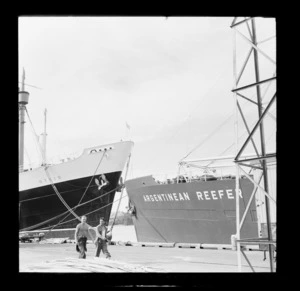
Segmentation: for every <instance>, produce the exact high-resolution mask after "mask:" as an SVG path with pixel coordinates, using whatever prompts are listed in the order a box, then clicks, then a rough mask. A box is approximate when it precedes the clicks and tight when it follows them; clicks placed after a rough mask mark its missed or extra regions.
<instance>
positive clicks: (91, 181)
mask: <svg viewBox="0 0 300 291" xmlns="http://www.w3.org/2000/svg"><path fill="white" fill-rule="evenodd" d="M105 154H106V149H105V150H104V152H103V155H102V157H101V159H100V161H99V163H98V165H97V167H96V170H95V172H94V175H93V176H92V178H91V179H90V182H89V183H88V185H87V187H86V189H85V191H84V193H83V195H82V196H81V198H80V200H79V202H78V203H77V206H78V205H80V203H81V201H82V200H83V198H84V196H85V194H86V192H87V190H88V188H89V186H90V184H91V182H92V181H93V179H94V177H95V175H96V173H97V171H98V168H99V166H100V164H101V162H102V160H103V158H104V156H105ZM70 214H71V213H68V214H67V215H66V216H65V217H64V218H63V219H62V220H60V221H59V222H58V223H57V224H56V225H54V226H53V227H52V229H51V230H50V231H52V230H53V229H54V228H55V227H56V226H58V225H60V224H61V223H62V222H63V221H64V220H65V219H67V217H68V216H69V215H70Z"/></svg>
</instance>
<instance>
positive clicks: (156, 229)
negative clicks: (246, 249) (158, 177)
mask: <svg viewBox="0 0 300 291" xmlns="http://www.w3.org/2000/svg"><path fill="white" fill-rule="evenodd" d="M125 184H126V188H127V193H128V196H129V199H130V204H131V205H132V206H133V208H132V210H133V221H134V225H135V229H136V234H137V239H138V241H140V242H180V243H207V244H230V243H231V235H233V234H235V233H236V215H235V212H236V211H235V209H236V200H235V180H234V179H231V180H214V181H201V182H200V181H197V182H191V183H177V184H157V183H156V182H155V181H154V179H153V178H152V177H151V176H147V177H142V178H138V179H133V180H130V181H128V182H127V183H125ZM240 189H241V193H240V195H239V199H240V218H241V217H242V214H243V213H244V211H245V208H246V206H247V203H248V201H249V199H250V196H251V194H252V192H253V189H254V186H253V184H252V183H251V181H249V180H248V179H240ZM257 236H258V223H257V215H256V207H255V202H254V201H252V202H251V204H250V211H248V213H247V215H246V218H245V221H244V224H243V227H242V230H241V238H243V237H247V238H249V237H257Z"/></svg>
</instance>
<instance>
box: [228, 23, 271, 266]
mask: <svg viewBox="0 0 300 291" xmlns="http://www.w3.org/2000/svg"><path fill="white" fill-rule="evenodd" d="M231 28H232V29H233V34H234V35H233V37H234V39H233V40H234V52H233V62H234V63H233V67H234V89H233V90H232V92H233V95H234V99H235V104H236V120H235V130H236V152H237V154H236V157H235V159H234V161H235V164H236V229H237V233H236V247H237V260H238V269H239V271H240V272H241V271H242V270H241V255H243V257H244V258H245V260H246V261H247V263H248V265H249V266H250V268H251V270H252V271H253V272H255V270H254V268H253V266H252V265H251V262H250V261H249V259H248V258H247V256H246V254H245V252H244V250H243V249H244V247H245V246H247V245H258V246H261V245H264V246H267V249H268V253H269V261H270V271H271V272H274V258H273V251H274V247H275V248H276V241H275V240H274V239H273V238H272V230H271V219H270V203H275V205H274V206H275V207H276V199H274V198H273V197H272V195H270V188H269V181H268V172H267V171H268V168H267V165H268V163H270V162H274V161H275V163H276V152H275V153H268V154H267V153H266V146H265V127H264V121H265V119H266V116H271V117H272V118H273V119H274V120H275V126H276V117H274V116H273V114H271V113H270V108H271V107H274V106H275V105H276V61H275V60H273V59H272V58H271V57H270V56H269V55H268V54H266V53H265V52H264V51H263V50H262V49H261V48H259V47H258V45H259V44H260V43H262V42H266V41H267V40H270V39H273V38H275V37H276V36H272V37H269V38H267V39H265V40H264V41H261V42H258V41H257V34H256V19H254V18H253V17H249V18H247V17H244V18H243V20H239V19H238V17H235V18H234V20H233V22H232V24H231ZM242 29H244V31H246V32H247V33H246V34H247V36H245V35H244V34H243V33H241V30H242ZM237 35H238V36H239V37H241V38H242V39H243V40H244V41H246V42H247V43H248V44H249V45H250V50H249V52H248V54H247V56H246V57H245V59H244V62H243V63H242V65H241V68H239V71H238V68H237V45H236V44H237ZM251 54H253V56H252V57H253V60H254V67H252V78H253V77H254V78H255V82H254V83H253V82H252V83H250V84H249V83H248V84H246V85H240V81H241V78H242V76H243V74H244V72H245V68H246V66H247V65H248V64H249V60H250V56H251ZM259 56H260V57H261V58H265V60H267V62H268V63H269V62H271V65H272V64H273V65H274V72H275V73H274V74H273V75H271V76H269V77H268V78H265V79H262V80H261V79H260V66H259V63H258V57H259ZM248 67H249V66H248ZM263 68H264V67H263ZM272 82H275V93H274V92H272V94H271V95H270V96H271V98H269V100H268V101H267V102H265V100H264V103H263V102H262V99H263V98H264V97H265V94H266V92H264V94H262V93H261V91H262V90H261V86H262V84H264V85H268V86H269V85H271V83H272ZM246 83H247V82H246ZM273 85H274V83H273ZM251 88H252V90H253V89H254V92H255V93H254V95H255V96H254V98H252V97H253V96H252V97H249V96H247V92H249V90H251ZM268 88H269V87H268ZM268 88H267V89H268ZM252 92H253V91H252ZM255 97H256V100H254V99H255ZM241 98H242V100H246V101H243V102H245V103H246V104H247V108H248V109H249V107H250V106H256V107H257V110H258V119H257V120H256V123H255V125H254V126H253V128H252V130H250V127H249V122H247V119H246V117H245V114H244V111H243V109H242V106H241V103H240V102H239V101H240V99H241ZM239 117H240V118H241V120H242V121H243V122H242V123H243V128H246V130H247V133H248V137H247V138H246V140H245V142H244V143H243V144H242V145H241V146H240V147H239V145H238V118H239ZM255 133H258V134H259V135H258V138H256V139H255V138H254V134H255ZM250 143H252V146H253V148H254V150H255V153H256V157H254V158H250V159H249V158H247V157H246V158H243V153H244V151H245V148H246V147H247V146H248V145H249V144H250ZM259 146H260V150H259ZM243 167H247V168H248V169H249V167H250V168H251V170H254V169H256V170H259V171H260V177H259V178H258V179H256V180H255V179H254V178H253V176H251V175H249V173H247V172H246V171H245V170H244V169H243ZM241 172H242V174H243V175H246V176H247V178H248V179H249V180H251V181H252V182H253V184H254V190H253V193H252V195H251V198H250V200H249V203H248V205H247V206H246V209H245V212H244V213H243V214H242V219H241V220H240V215H241V213H240V206H239V203H240V202H239V198H238V190H239V179H238V178H240V173H241ZM261 182H263V183H262V184H263V187H262V186H261V185H260V184H261ZM258 189H260V190H261V193H263V194H264V199H265V201H264V204H265V209H264V211H265V217H266V227H267V237H256V238H241V236H240V232H241V228H242V226H243V222H244V219H245V217H246V214H247V212H248V210H249V207H250V203H251V201H252V200H253V198H254V197H255V194H256V192H257V190H258Z"/></svg>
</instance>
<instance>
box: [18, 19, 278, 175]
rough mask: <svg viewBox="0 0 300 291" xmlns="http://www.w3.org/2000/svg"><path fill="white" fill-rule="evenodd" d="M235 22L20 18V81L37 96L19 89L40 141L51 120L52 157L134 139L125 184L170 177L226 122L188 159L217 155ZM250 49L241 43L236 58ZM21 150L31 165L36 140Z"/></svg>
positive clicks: (226, 111)
mask: <svg viewBox="0 0 300 291" xmlns="http://www.w3.org/2000/svg"><path fill="white" fill-rule="evenodd" d="M232 20H233V18H232V17H170V18H167V19H166V18H165V17H20V18H19V81H21V76H22V69H23V68H24V69H25V71H26V80H25V83H27V84H29V85H33V86H36V87H39V88H41V89H37V88H34V87H30V86H27V87H25V89H26V90H27V91H29V92H30V99H29V104H28V105H27V109H28V112H29V114H30V117H31V121H32V122H33V124H34V128H35V131H36V133H37V134H41V133H42V132H43V126H44V125H43V122H44V117H43V116H44V109H45V108H47V111H48V115H47V134H48V136H47V156H48V158H49V159H50V158H52V157H57V156H65V155H67V154H69V153H73V152H80V151H82V150H83V149H84V148H85V147H91V146H96V145H101V144H103V143H110V142H117V141H120V140H121V139H122V140H128V139H130V140H132V141H133V142H134V143H135V146H134V149H133V153H132V162H131V166H130V172H129V178H133V177H136V176H140V175H143V174H159V173H164V172H173V173H176V172H177V163H178V161H179V160H180V159H181V158H183V157H184V156H185V155H186V154H187V153H188V152H190V151H191V150H192V149H193V148H194V147H195V146H196V145H198V144H200V143H201V141H203V140H204V139H205V138H207V136H209V135H210V134H211V133H212V132H213V131H214V130H215V129H216V128H218V127H220V125H221V124H223V123H224V122H225V123H224V125H223V126H222V127H220V131H219V132H218V134H217V135H216V136H214V137H213V138H212V139H210V140H209V141H208V142H207V143H206V144H204V145H203V146H201V149H199V150H198V151H197V152H195V153H193V155H191V156H189V157H190V158H194V157H197V158H203V157H206V156H218V155H220V154H221V153H223V151H224V150H225V149H226V148H228V147H229V146H230V145H231V144H233V142H234V115H233V114H234V112H235V106H234V99H233V96H232V93H231V90H232V89H233V31H232V29H231V28H230V25H231V23H232ZM265 23H267V24H268V23H270V24H271V25H274V19H269V20H267V22H265ZM267 24H264V25H265V27H269V26H268V25H267ZM269 33H270V35H272V33H274V32H273V31H272V32H269ZM248 50H249V46H248V45H247V44H246V43H245V45H243V44H241V55H242V58H244V57H245V54H247V52H248ZM271 70H272V69H271ZM19 85H20V84H19ZM226 120H227V122H226ZM126 122H127V123H128V124H129V125H130V130H128V129H126ZM26 127H27V129H26V130H27V132H28V131H29V132H31V130H30V129H29V123H28V122H27V123H26ZM25 146H26V156H25V160H28V157H27V154H28V156H30V161H31V162H33V161H34V160H35V159H37V158H35V157H34V152H35V151H36V146H35V145H34V143H33V138H31V139H30V137H27V135H26V139H25ZM233 153H234V148H232V150H231V152H230V151H229V152H227V153H226V154H227V155H228V154H233Z"/></svg>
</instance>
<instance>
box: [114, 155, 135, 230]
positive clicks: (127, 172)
mask: <svg viewBox="0 0 300 291" xmlns="http://www.w3.org/2000/svg"><path fill="white" fill-rule="evenodd" d="M130 157H131V155H129V158H128V162H127V166H126V173H125V178H124V182H123V183H122V184H123V185H124V183H125V181H126V178H127V174H128V168H129V163H130ZM124 188H125V187H122V190H121V198H120V199H119V204H118V207H117V211H116V214H115V218H114V220H113V223H112V225H111V227H110V230H109V232H112V229H113V227H114V224H115V221H116V218H117V215H118V211H119V207H120V204H121V200H122V196H123V191H124Z"/></svg>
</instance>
